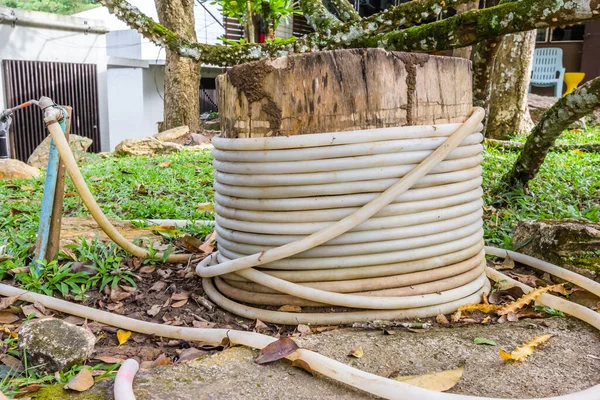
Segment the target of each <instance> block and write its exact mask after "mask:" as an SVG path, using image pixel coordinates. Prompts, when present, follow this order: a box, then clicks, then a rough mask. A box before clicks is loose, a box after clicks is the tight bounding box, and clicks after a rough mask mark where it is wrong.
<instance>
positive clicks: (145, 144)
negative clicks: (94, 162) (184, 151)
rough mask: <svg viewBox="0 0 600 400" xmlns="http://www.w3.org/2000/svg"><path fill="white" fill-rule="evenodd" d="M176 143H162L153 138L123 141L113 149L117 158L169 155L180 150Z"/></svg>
mask: <svg viewBox="0 0 600 400" xmlns="http://www.w3.org/2000/svg"><path fill="white" fill-rule="evenodd" d="M181 148H182V146H181V145H180V144H177V143H171V142H162V141H160V140H158V139H156V138H154V137H148V138H143V139H125V140H123V141H122V142H121V143H119V144H118V145H117V147H116V148H115V155H117V156H153V155H156V154H170V153H176V152H178V151H179V150H181Z"/></svg>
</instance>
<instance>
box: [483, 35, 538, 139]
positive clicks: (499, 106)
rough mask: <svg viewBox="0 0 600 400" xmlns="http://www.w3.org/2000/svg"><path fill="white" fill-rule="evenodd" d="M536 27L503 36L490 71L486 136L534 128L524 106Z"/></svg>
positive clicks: (508, 133) (508, 135)
mask: <svg viewBox="0 0 600 400" xmlns="http://www.w3.org/2000/svg"><path fill="white" fill-rule="evenodd" d="M535 36H536V31H535V30H533V31H529V32H522V33H515V34H511V35H506V36H504V38H503V39H502V43H501V44H500V48H499V50H498V54H497V56H496V59H495V60H494V69H493V71H494V72H493V75H492V82H491V84H492V89H491V93H490V96H491V97H490V102H489V104H490V106H489V112H488V119H487V124H486V129H485V132H486V137H488V138H491V139H503V140H506V139H509V138H510V137H511V136H512V135H513V134H515V133H519V132H526V131H529V130H531V129H532V128H533V121H531V117H530V116H529V109H528V108H527V93H528V92H529V81H530V79H531V68H532V60H533V51H534V49H535Z"/></svg>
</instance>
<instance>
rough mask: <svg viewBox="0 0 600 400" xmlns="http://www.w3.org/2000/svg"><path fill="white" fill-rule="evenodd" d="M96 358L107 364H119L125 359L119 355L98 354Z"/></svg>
mask: <svg viewBox="0 0 600 400" xmlns="http://www.w3.org/2000/svg"><path fill="white" fill-rule="evenodd" d="M94 359H95V360H100V361H102V362H103V363H106V364H118V363H122V362H123V361H125V360H124V359H122V358H117V357H112V356H98V357H94Z"/></svg>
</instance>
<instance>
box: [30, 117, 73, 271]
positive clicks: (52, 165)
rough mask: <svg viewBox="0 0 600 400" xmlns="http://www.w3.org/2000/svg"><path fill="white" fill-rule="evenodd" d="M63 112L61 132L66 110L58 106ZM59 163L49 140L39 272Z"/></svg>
mask: <svg viewBox="0 0 600 400" xmlns="http://www.w3.org/2000/svg"><path fill="white" fill-rule="evenodd" d="M57 108H60V110H61V111H62V113H63V118H62V120H61V121H59V125H60V127H61V129H62V131H63V133H64V132H65V131H66V129H67V110H65V109H64V108H62V107H58V106H57ZM59 164H60V156H59V154H58V149H57V148H56V146H55V144H54V140H53V139H51V140H50V153H49V155H48V169H47V170H46V181H45V183H44V195H43V197H42V210H41V212H40V225H39V227H38V234H37V236H38V243H39V244H40V245H39V249H38V250H39V254H37V259H36V261H35V269H36V270H37V272H38V273H40V272H41V270H42V267H43V263H44V261H45V259H46V249H47V247H48V240H49V236H50V224H51V222H52V221H51V219H52V210H53V208H54V197H55V195H56V181H57V180H58V166H59Z"/></svg>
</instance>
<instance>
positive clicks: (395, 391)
mask: <svg viewBox="0 0 600 400" xmlns="http://www.w3.org/2000/svg"><path fill="white" fill-rule="evenodd" d="M481 113H482V112H481V111H479V110H478V111H476V112H475V117H476V118H479V117H481V115H482V114H481ZM470 121H471V123H472V122H473V119H470ZM47 122H48V128H49V130H50V132H51V134H52V136H53V138H54V139H55V141H56V143H57V147H58V149H59V151H60V152H61V157H62V158H63V161H64V162H65V164H66V166H67V169H68V171H69V174H70V175H71V177H72V178H73V181H74V182H75V185H76V188H77V190H78V191H79V192H80V193H81V194H82V198H84V202H85V204H86V205H87V206H88V208H90V212H92V214H93V216H94V218H95V219H96V220H97V222H98V223H99V224H100V226H101V227H102V228H103V229H104V230H105V231H106V232H107V234H109V237H111V238H112V239H113V240H115V242H117V243H118V244H119V245H120V246H121V247H123V248H124V249H126V250H127V251H129V252H131V253H132V254H134V255H136V256H139V257H144V256H145V255H147V252H146V250H144V249H141V248H139V247H137V246H134V245H133V244H131V243H129V242H128V241H127V240H126V239H125V238H124V237H123V236H122V235H120V234H119V233H118V232H117V231H116V229H114V227H112V226H111V225H110V223H109V222H108V220H107V219H106V217H105V216H104V215H103V214H102V212H101V210H100V209H99V207H98V206H97V204H96V203H95V201H94V199H93V197H92V195H91V193H90V192H89V189H88V188H87V186H86V185H85V182H84V180H83V177H82V176H81V173H80V172H79V170H78V168H77V165H76V163H75V161H74V158H73V156H72V154H71V152H70V149H69V147H68V144H67V143H66V140H64V137H62V134H61V132H60V128H59V129H58V130H57V127H58V125H57V124H56V123H55V122H54V123H53V122H52V121H47ZM471 128H472V127H470V128H468V129H467V127H465V126H463V127H461V128H459V129H457V130H456V132H455V134H453V135H452V136H450V138H448V139H447V140H445V141H443V142H440V143H438V145H439V147H438V148H437V149H436V150H434V151H433V152H432V153H431V154H430V155H429V156H426V157H425V158H424V160H423V161H422V162H421V164H419V166H417V167H415V168H413V169H412V170H411V171H410V172H408V173H407V174H406V175H405V176H404V177H403V178H402V179H401V180H400V181H399V182H398V183H395V184H393V183H392V184H391V186H390V185H389V182H388V186H389V188H388V189H387V190H385V191H384V192H383V193H382V194H381V195H378V196H373V197H374V198H373V197H372V198H371V199H370V200H368V202H367V203H366V205H364V206H362V208H360V209H358V210H356V211H351V214H349V215H347V216H345V217H343V219H342V220H341V221H339V222H337V223H334V224H332V225H329V226H327V227H324V229H323V228H322V229H321V230H317V231H316V232H315V233H312V234H311V235H310V236H308V237H306V238H304V239H300V240H294V241H293V242H288V243H286V244H284V245H283V246H281V247H279V248H273V249H270V250H267V251H265V252H261V253H259V254H255V255H245V256H244V255H243V254H241V255H242V256H243V257H240V258H238V259H235V260H225V263H224V264H222V265H215V266H208V262H207V263H205V264H203V265H201V266H199V268H198V270H199V271H200V272H201V273H202V274H204V275H205V276H207V277H212V276H217V275H223V274H230V273H233V272H235V273H237V275H239V276H240V277H241V278H244V279H245V280H246V281H245V280H242V279H238V281H239V282H242V283H247V281H252V282H257V281H258V282H260V284H261V285H263V286H264V287H266V288H270V289H275V290H276V291H278V292H282V293H288V294H292V295H294V296H295V297H298V298H300V299H305V300H309V301H313V298H317V299H318V300H325V301H327V302H329V300H330V299H333V302H334V303H340V304H342V303H343V302H345V301H348V300H352V301H354V300H356V301H357V302H358V303H361V301H362V300H360V299H355V297H360V296H358V295H352V296H350V297H345V296H342V297H339V296H338V297H336V296H335V295H336V293H333V294H332V292H325V291H323V290H320V289H315V288H312V287H309V286H302V285H298V284H296V283H294V282H286V281H283V280H282V279H280V278H277V276H276V275H277V274H276V273H275V272H278V271H275V272H273V273H272V274H268V273H264V272H260V271H258V270H253V269H251V268H250V267H253V266H255V265H263V264H267V263H272V262H276V261H279V260H281V259H283V258H285V257H288V256H293V255H296V254H298V253H300V252H303V251H308V250H309V249H310V248H313V247H315V246H317V245H320V244H322V243H324V242H327V241H328V240H332V239H334V240H335V238H336V237H338V236H340V235H343V234H344V233H345V232H348V231H349V230H352V229H353V228H355V227H356V226H357V225H359V224H361V223H363V222H364V221H366V220H367V219H368V218H369V217H371V216H373V215H375V214H377V213H378V212H380V211H381V210H382V209H383V208H384V207H386V206H387V205H389V204H390V203H392V202H393V201H394V200H395V199H397V198H398V197H399V196H400V195H401V194H402V192H404V191H406V190H408V189H409V188H410V187H411V186H413V184H415V183H416V182H417V181H419V180H420V179H421V178H422V177H424V176H425V175H426V174H427V173H428V172H429V171H430V170H432V169H433V168H435V167H436V165H437V164H438V163H439V162H441V160H443V159H444V158H446V156H447V155H448V154H451V153H452V150H453V149H454V148H455V147H457V146H458V145H459V144H460V143H461V142H462V141H463V139H464V137H466V136H468V135H469V133H470V129H471ZM281 139H283V140H280V141H285V140H287V139H288V138H281ZM289 140H299V139H298V138H297V137H296V138H291V139H289ZM350 140H352V139H350ZM276 142H279V141H276ZM317 153H318V152H315V154H317ZM273 161H275V162H278V160H273ZM479 184H480V183H479ZM385 185H386V184H385V183H384V184H382V187H385ZM419 189H421V188H419ZM425 189H427V187H425ZM415 190H417V189H415ZM461 193H464V192H461ZM334 200H335V199H334ZM363 200H364V199H363ZM363 200H360V201H358V200H357V202H358V204H352V205H351V207H356V206H357V205H359V204H361V202H362V201H363ZM224 203H225V202H224ZM92 209H93V210H94V211H92ZM344 212H345V211H344ZM479 217H480V216H479ZM456 218H459V217H456ZM434 220H435V219H434ZM101 222H102V223H101ZM463 222H465V221H464V220H463ZM409 226H410V225H409ZM359 232H360V231H359ZM352 233H354V232H349V234H352ZM396 234H397V232H396ZM478 235H480V234H479V233H478ZM400 237H401V236H400ZM417 237H418V235H417ZM467 237H468V236H467ZM274 240H275V241H276V240H278V239H274ZM274 245H275V246H277V245H278V244H274ZM342 245H343V244H342ZM481 246H482V244H481V241H479V242H477V243H476V244H470V245H468V246H465V247H464V248H463V249H462V250H461V251H463V253H461V254H462V255H461V256H460V257H463V256H464V257H465V258H464V260H467V259H469V258H473V257H475V256H479V257H482V254H483V253H482V252H481ZM465 249H467V250H465ZM459 250H460V249H454V250H449V252H446V253H441V254H449V253H453V252H458V251H459ZM475 250H477V252H475ZM469 251H471V252H472V253H469ZM489 251H495V252H497V254H499V255H500V256H502V255H504V253H502V250H500V249H492V248H490V249H489ZM441 254H440V255H441ZM468 254H470V256H468ZM512 256H513V254H511V257H512ZM177 257H183V256H177ZM177 257H175V258H176V259H177V261H180V259H179V258H177ZM185 257H186V258H185V259H186V260H187V257H189V256H187V255H186V256H185ZM444 257H446V256H442V258H444ZM460 257H459V258H460ZM214 258H215V257H213V258H212V259H214ZM417 259H418V258H415V260H417ZM446 259H447V260H452V257H450V258H448V257H446ZM515 259H516V258H515ZM518 261H519V260H518ZM528 261H529V260H524V261H523V262H525V263H526V264H528ZM448 262H451V264H450V265H452V268H451V269H454V268H457V267H456V265H457V264H459V263H460V262H459V260H458V259H454V261H448ZM452 263H454V264H452ZM428 265H429V267H428V268H430V267H431V265H433V264H431V263H429V264H428ZM469 265H471V264H469ZM472 265H475V263H474V264H472ZM532 266H533V267H536V265H535V264H534V265H532ZM375 267H376V268H375V269H372V270H370V269H368V268H367V269H365V270H361V271H360V274H361V276H373V275H369V274H375V275H374V276H379V273H380V272H379V271H380V270H381V269H383V267H382V266H381V265H378V266H375ZM369 268H370V267H369ZM461 268H465V269H467V270H468V268H467V267H466V266H465V265H462V266H461ZM477 268H481V267H480V266H478V267H477ZM543 268H547V269H548V266H543ZM556 268H559V267H556ZM375 270H377V272H374V271H375ZM282 272H283V273H291V272H295V271H286V270H285V269H283V271H282ZM330 272H332V271H318V272H317V274H321V275H323V276H335V272H334V271H333V272H334V273H333V274H331V275H329V274H330ZM412 272H419V269H418V268H416V269H413V271H412ZM412 272H411V273H412ZM438 273H439V272H438ZM487 273H488V274H489V275H490V276H491V277H493V278H494V277H497V275H496V274H499V273H498V272H497V271H494V270H490V269H487ZM390 275H393V274H391V273H390V272H388V275H385V277H387V276H390ZM407 276H408V275H407ZM407 276H404V277H398V278H394V279H400V280H402V279H405V280H404V282H408V281H410V279H417V280H418V279H420V278H419V277H418V276H415V275H413V276H410V277H407ZM437 276H438V277H439V276H444V275H443V274H442V275H437ZM501 276H502V279H508V277H505V276H503V275H501ZM482 277H483V276H482ZM561 277H563V278H564V279H568V280H570V281H573V282H575V283H577V282H579V283H577V284H580V285H581V286H582V287H584V288H589V290H591V291H592V292H593V293H594V294H596V295H600V290H598V288H597V287H596V286H595V285H594V283H593V282H591V281H590V280H589V279H587V278H584V277H581V276H578V275H576V274H574V273H572V272H570V271H562V272H561ZM390 279H391V278H390ZM334 280H335V278H334ZM231 281H235V280H234V279H231ZM325 281H326V280H325ZM472 282H476V283H475V284H473V283H472ZM472 282H471V283H468V284H467V285H464V286H468V285H471V286H468V290H464V291H463V292H467V291H471V294H470V295H467V296H466V297H460V298H459V302H461V303H462V302H473V301H476V300H479V297H480V294H481V293H482V292H483V291H486V290H489V284H488V283H487V281H486V280H485V277H483V278H476V280H475V281H472ZM203 284H204V288H205V290H206V292H207V294H208V295H209V296H210V297H211V298H217V297H213V296H217V294H218V292H217V291H216V290H215V288H214V287H213V286H211V282H210V280H209V279H203ZM373 284H374V285H376V286H377V283H373ZM343 285H351V284H343ZM343 285H342V286H343ZM464 286H463V287H464ZM254 288H257V287H254ZM525 289H526V290H530V289H531V288H525ZM350 290H351V289H350ZM215 292H216V293H215ZM461 293H462V292H461ZM0 294H2V295H4V296H13V295H20V296H21V299H22V300H24V301H30V302H35V301H39V302H40V303H41V304H43V305H44V306H46V307H48V308H51V309H55V310H57V311H60V312H64V313H68V314H72V315H77V316H80V317H84V318H89V319H92V320H96V321H99V322H102V323H105V324H108V325H112V326H117V327H120V328H123V329H128V330H132V331H136V332H140V333H145V334H153V335H158V336H163V337H169V338H175V339H184V340H189V341H201V342H208V343H220V342H221V341H222V340H223V339H224V338H228V339H229V340H230V342H231V343H233V344H242V345H246V346H249V347H253V348H258V349H261V348H263V347H265V346H266V345H268V344H269V343H272V342H273V341H275V340H276V339H275V338H272V337H269V336H266V335H261V334H257V333H252V332H243V331H235V330H225V329H200V328H182V327H173V326H166V325H161V324H155V323H149V322H144V321H139V320H135V319H131V318H127V317H124V316H120V315H115V314H111V313H108V312H105V311H100V310H96V309H92V308H89V307H85V306H81V305H78V304H72V303H69V302H66V301H63V300H59V299H55V298H52V297H48V296H44V295H40V294H35V293H30V292H26V291H23V290H20V289H16V288H13V287H11V286H8V285H3V284H0ZM337 294H340V293H337ZM425 296H427V295H421V299H425V300H421V301H422V302H423V304H428V299H429V298H426V297H425ZM378 297H383V299H379V298H378ZM448 297H449V298H451V296H448ZM372 299H376V301H380V300H381V301H384V300H385V296H375V297H373V298H372ZM412 300H416V299H411V301H412ZM219 301H220V302H218V303H219V304H220V305H221V306H223V307H224V308H227V307H228V303H227V302H231V303H234V302H232V301H231V300H229V299H227V298H226V297H224V296H221V298H219ZM371 301H373V300H371ZM541 301H542V302H544V303H545V304H547V305H548V306H550V307H553V308H555V309H558V310H560V311H563V312H565V313H567V314H570V315H573V316H575V317H577V318H579V319H582V320H584V321H586V322H588V323H590V324H591V325H593V326H594V327H596V328H597V329H600V314H598V313H595V312H593V311H591V310H589V309H587V308H585V307H582V306H579V305H577V304H574V303H571V302H568V301H566V300H563V299H558V298H555V297H553V296H549V295H544V296H542V297H541ZM394 302H396V304H394V306H397V305H398V303H403V301H402V300H398V299H396V300H394ZM405 303H406V304H405V305H406V306H409V304H408V303H409V302H405ZM236 304H237V303H236ZM423 304H422V305H423ZM358 305H361V306H364V305H363V304H358ZM374 305H376V304H372V303H370V304H368V305H366V306H367V307H371V306H374ZM229 306H231V304H229ZM238 306H240V305H236V306H235V307H238ZM241 307H245V309H242V310H238V311H243V312H247V314H252V312H253V308H251V307H246V306H241ZM426 307H437V309H438V310H441V309H443V307H448V308H451V307H453V308H454V309H456V308H457V304H455V303H452V301H450V302H445V303H444V304H442V305H440V304H434V305H433V306H432V305H424V306H423V307H421V308H417V309H410V310H406V311H408V313H407V314H406V315H407V317H410V316H409V315H410V311H413V310H422V309H425V308H426ZM260 311H265V310H260ZM431 311H433V310H428V312H431ZM367 312H369V313H373V312H372V311H367ZM382 312H386V311H382ZM392 312H397V310H393V311H392ZM446 312H450V311H446ZM352 313H353V312H350V313H347V314H352ZM357 313H360V311H358V312H357ZM363 313H364V312H363ZM301 315H302V314H295V316H296V317H299V316H301ZM319 315H326V314H319ZM345 315H346V314H345ZM357 317H359V316H358V315H357ZM360 317H361V318H362V317H364V315H361V316H360ZM376 318H377V316H373V317H372V318H371V319H376ZM296 323H298V322H295V324H296ZM287 358H288V359H290V360H295V359H302V360H303V361H305V362H306V363H307V364H308V365H309V366H310V367H311V369H312V370H313V371H315V372H318V373H320V374H323V375H325V376H327V377H329V378H332V379H335V380H337V381H340V382H343V383H346V384H348V385H350V386H353V387H356V388H358V389H361V390H364V391H366V392H368V393H371V394H374V395H377V396H380V397H383V398H387V399H408V400H413V399H414V400H416V399H420V400H421V399H422V400H433V399H442V400H443V399H457V400H474V399H484V400H492V399H490V398H480V397H473V396H465V395H457V394H445V393H438V392H432V391H429V390H426V389H422V388H418V387H415V386H411V385H408V384H405V383H402V382H398V381H395V380H391V379H387V378H383V377H380V376H376V375H373V374H369V373H366V372H363V371H359V370H356V369H354V368H352V367H349V366H348V365H346V364H344V363H341V362H338V361H335V360H332V359H329V358H327V357H324V356H322V355H320V354H317V353H314V352H312V351H309V350H306V349H299V350H297V351H295V352H294V353H292V354H290V355H289V356H288V357H287ZM134 367H135V366H134V365H133V364H131V365H130V364H127V365H126V368H124V369H123V372H122V373H121V375H120V376H119V378H118V379H119V381H118V383H119V384H118V385H117V386H116V387H115V397H116V399H117V400H123V399H128V400H129V399H132V398H134V397H133V393H132V391H131V388H130V386H129V384H128V383H127V382H130V380H131V379H129V378H130V376H128V375H127V374H129V373H130V371H132V370H131V369H130V368H133V369H135V368H134ZM593 398H600V385H597V386H594V387H592V388H590V389H587V390H584V391H582V392H578V393H574V394H569V395H565V396H559V397H553V398H549V399H547V400H557V399H562V400H583V399H593ZM494 400H495V399H494Z"/></svg>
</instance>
